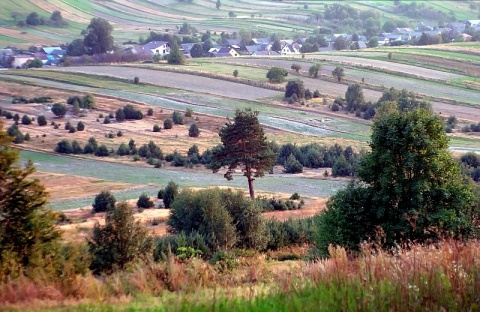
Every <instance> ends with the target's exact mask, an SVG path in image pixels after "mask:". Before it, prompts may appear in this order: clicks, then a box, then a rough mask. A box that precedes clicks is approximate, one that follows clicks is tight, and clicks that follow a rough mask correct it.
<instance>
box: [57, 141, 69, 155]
mask: <svg viewBox="0 0 480 312" xmlns="http://www.w3.org/2000/svg"><path fill="white" fill-rule="evenodd" d="M55 152H57V153H60V154H71V153H73V148H72V144H70V141H68V140H65V139H64V140H61V141H60V142H58V143H57V146H55Z"/></svg>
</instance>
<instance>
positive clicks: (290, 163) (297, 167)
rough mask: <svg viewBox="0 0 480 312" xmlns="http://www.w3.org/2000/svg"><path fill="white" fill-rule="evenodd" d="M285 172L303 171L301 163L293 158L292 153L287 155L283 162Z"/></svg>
mask: <svg viewBox="0 0 480 312" xmlns="http://www.w3.org/2000/svg"><path fill="white" fill-rule="evenodd" d="M284 168H285V172H286V173H301V172H303V166H302V164H301V163H300V162H299V161H298V160H297V158H295V156H294V155H293V154H290V156H288V158H287V160H286V161H285V164H284Z"/></svg>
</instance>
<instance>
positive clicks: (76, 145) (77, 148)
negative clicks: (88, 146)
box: [72, 140, 83, 154]
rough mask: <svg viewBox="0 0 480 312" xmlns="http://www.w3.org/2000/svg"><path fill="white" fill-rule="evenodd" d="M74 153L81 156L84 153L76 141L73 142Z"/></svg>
mask: <svg viewBox="0 0 480 312" xmlns="http://www.w3.org/2000/svg"><path fill="white" fill-rule="evenodd" d="M72 153H73V154H81V153H83V149H82V147H81V146H80V144H79V143H78V142H77V141H76V140H73V141H72Z"/></svg>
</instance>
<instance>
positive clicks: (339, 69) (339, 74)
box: [332, 66, 345, 82]
mask: <svg viewBox="0 0 480 312" xmlns="http://www.w3.org/2000/svg"><path fill="white" fill-rule="evenodd" d="M332 75H333V77H335V78H337V81H338V82H340V81H342V79H343V77H344V76H345V71H344V70H343V68H342V67H339V66H337V67H335V69H334V70H333V71H332Z"/></svg>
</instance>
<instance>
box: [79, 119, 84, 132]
mask: <svg viewBox="0 0 480 312" xmlns="http://www.w3.org/2000/svg"><path fill="white" fill-rule="evenodd" d="M83 130H85V125H84V123H83V122H81V121H79V122H78V123H77V131H83Z"/></svg>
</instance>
